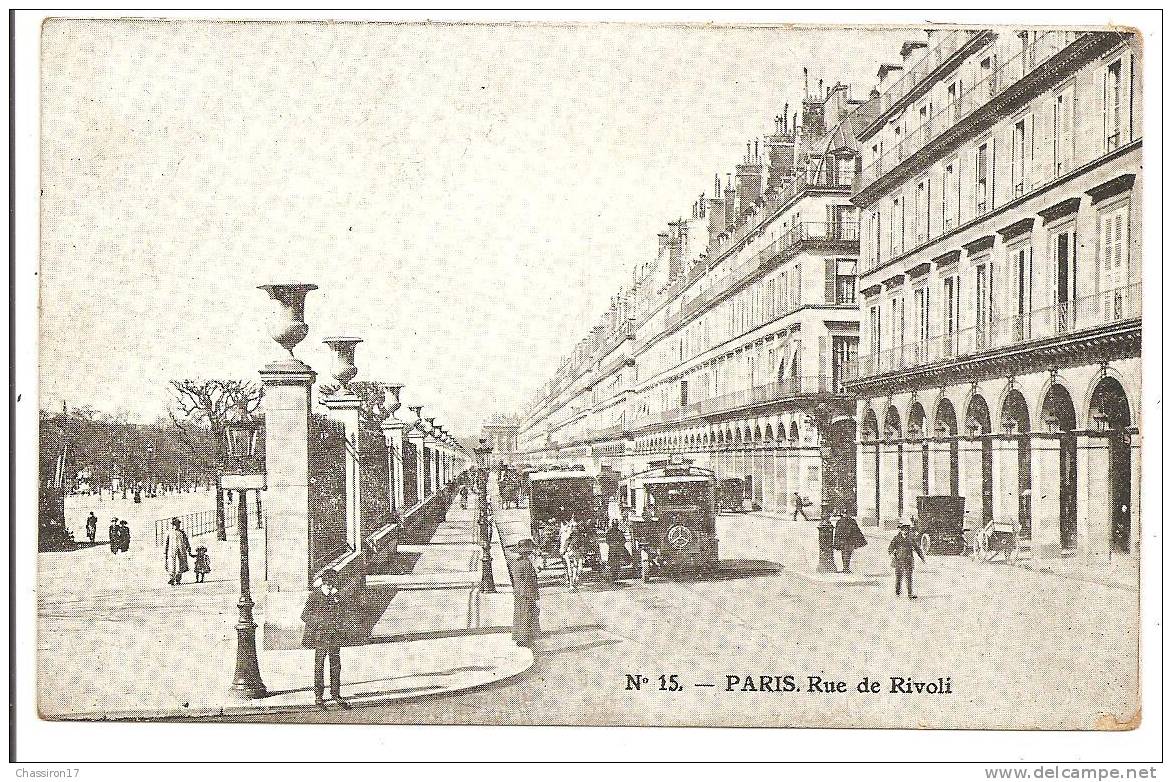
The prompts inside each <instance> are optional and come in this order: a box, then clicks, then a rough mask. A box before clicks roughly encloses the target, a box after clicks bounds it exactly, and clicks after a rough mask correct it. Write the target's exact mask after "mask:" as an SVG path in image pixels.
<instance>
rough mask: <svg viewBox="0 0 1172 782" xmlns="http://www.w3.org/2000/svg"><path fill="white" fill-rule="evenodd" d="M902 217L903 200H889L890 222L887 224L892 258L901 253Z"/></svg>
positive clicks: (897, 197) (897, 198)
mask: <svg viewBox="0 0 1172 782" xmlns="http://www.w3.org/2000/svg"><path fill="white" fill-rule="evenodd" d="M903 216H904V215H903V199H901V198H900V197H899V196H896V197H895V198H893V199H891V222H890V223H888V228H889V230H890V233H891V242H890V245H891V257H892V258H894V257H895V256H897V255H900V254H902V253H903Z"/></svg>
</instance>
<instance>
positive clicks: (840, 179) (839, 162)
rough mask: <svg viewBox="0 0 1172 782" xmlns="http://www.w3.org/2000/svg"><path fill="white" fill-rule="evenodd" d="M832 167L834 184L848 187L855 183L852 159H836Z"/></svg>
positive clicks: (853, 161) (853, 160)
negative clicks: (833, 167)
mask: <svg viewBox="0 0 1172 782" xmlns="http://www.w3.org/2000/svg"><path fill="white" fill-rule="evenodd" d="M834 165H835V169H834V184H836V185H840V186H841V185H849V184H851V183H853V182H854V181H855V159H854V157H845V156H844V157H836V158H835V159H834Z"/></svg>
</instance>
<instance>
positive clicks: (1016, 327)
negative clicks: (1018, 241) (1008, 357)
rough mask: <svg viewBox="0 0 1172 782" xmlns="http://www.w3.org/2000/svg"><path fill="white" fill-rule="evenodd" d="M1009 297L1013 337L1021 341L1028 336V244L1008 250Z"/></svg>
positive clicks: (1029, 271)
mask: <svg viewBox="0 0 1172 782" xmlns="http://www.w3.org/2000/svg"><path fill="white" fill-rule="evenodd" d="M1009 259H1010V270H1009V273H1010V285H1011V287H1012V289H1013V290H1012V294H1013V295H1012V296H1011V298H1010V302H1011V306H1012V311H1011V313H1010V317H1011V320H1012V322H1013V339H1014V340H1015V341H1019V342H1020V341H1021V340H1023V339H1027V338H1028V337H1029V325H1030V324H1029V314H1030V307H1031V306H1032V305H1031V303H1030V290H1031V288H1032V280H1031V275H1032V274H1033V268H1032V267H1033V250H1032V248H1031V247H1030V245H1029V244H1023V245H1021V246H1020V247H1017V248H1015V249H1013V250H1010V252H1009Z"/></svg>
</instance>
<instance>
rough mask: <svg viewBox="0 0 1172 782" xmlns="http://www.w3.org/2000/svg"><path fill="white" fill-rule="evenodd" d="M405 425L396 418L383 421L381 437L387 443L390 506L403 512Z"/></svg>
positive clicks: (400, 512)
mask: <svg viewBox="0 0 1172 782" xmlns="http://www.w3.org/2000/svg"><path fill="white" fill-rule="evenodd" d="M406 428H407V425H406V424H404V423H403V422H402V421H400V420H398V419H396V418H388V419H387V420H386V421H384V422H383V425H382V430H383V439H384V441H385V442H386V444H387V467H388V468H389V473H390V474H389V475H388V477H389V478H390V497H391V507H392V508H393V509H394V510H395V511H397V512H398V513H399V514H402V513H403V493H404V492H403V430H405V429H406Z"/></svg>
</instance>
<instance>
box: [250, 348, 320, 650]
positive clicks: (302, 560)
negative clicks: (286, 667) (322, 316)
mask: <svg viewBox="0 0 1172 782" xmlns="http://www.w3.org/2000/svg"><path fill="white" fill-rule="evenodd" d="M260 378H261V382H262V383H263V384H264V390H265V396H264V401H263V403H262V406H263V410H264V414H265V461H266V469H267V471H268V491H266V492H265V515H266V516H267V518H268V524H266V525H265V537H266V540H267V551H266V573H267V575H266V582H267V584H266V594H265V606H264V628H263V629H262V631H261V632H262V639H263V641H262V643H263V646H264V648H266V649H294V648H297V647H299V646H300V645H301V635H302V632H303V630H304V627H303V625H302V623H301V608H302V606H303V605H304V602H305V596H306V595H307V594H308V592H309V586H310V584H309V579H310V578H311V576H312V574H311V573H310V571H309V409H310V389H311V388H312V387H313V383H314V380H315V379H316V378H317V374H316V373H315V372H314V371H313V370H312V369H310V368H309V367H308V366H306V365H305V364H302V363H301V362H300V361H298V360H296V359H289V360H286V361H281V362H274V363H272V364H269V365H268V366H266V367H265V368H264V369H263V370H261V372H260Z"/></svg>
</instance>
